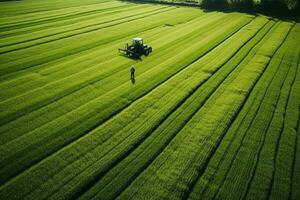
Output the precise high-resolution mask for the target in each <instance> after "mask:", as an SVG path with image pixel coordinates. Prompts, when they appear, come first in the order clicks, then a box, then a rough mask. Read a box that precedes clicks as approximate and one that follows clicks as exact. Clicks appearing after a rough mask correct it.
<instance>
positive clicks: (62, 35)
mask: <svg viewBox="0 0 300 200" xmlns="http://www.w3.org/2000/svg"><path fill="white" fill-rule="evenodd" d="M152 9H153V8H151V7H150V11H143V12H142V13H137V14H132V15H128V16H126V17H125V16H124V17H120V18H117V19H115V20H108V21H104V22H101V23H97V24H92V25H88V26H86V27H79V28H75V29H73V30H66V31H62V32H59V33H53V34H49V35H46V36H38V37H35V38H32V39H27V38H26V39H25V40H23V41H15V39H13V40H12V43H11V42H10V43H8V44H5V43H4V44H3V45H2V46H1V47H0V53H1V54H2V55H4V54H7V53H10V52H13V51H19V50H23V49H27V48H30V47H35V46H38V45H41V44H47V43H51V42H54V41H58V40H62V39H66V38H70V37H74V36H77V35H81V34H87V33H91V32H95V31H99V30H101V29H105V28H109V27H113V26H117V25H120V24H123V23H127V22H132V21H135V20H139V19H142V18H146V17H149V16H153V15H156V14H158V13H162V12H167V11H170V10H175V9H176V8H173V7H171V8H165V7H163V8H160V7H159V8H155V9H153V10H152ZM127 18H128V19H127ZM21 38H23V36H22V37H21ZM37 40H41V41H37ZM30 42H31V43H30ZM27 43H28V44H27Z"/></svg>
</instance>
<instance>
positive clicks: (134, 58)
mask: <svg viewBox="0 0 300 200" xmlns="http://www.w3.org/2000/svg"><path fill="white" fill-rule="evenodd" d="M119 56H122V57H124V58H129V59H131V60H137V61H142V60H143V59H142V57H134V56H127V55H125V54H122V53H119Z"/></svg>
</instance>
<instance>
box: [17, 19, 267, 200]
mask: <svg viewBox="0 0 300 200" xmlns="http://www.w3.org/2000/svg"><path fill="white" fill-rule="evenodd" d="M264 23H266V21H265V19H257V20H256V21H255V22H253V24H249V25H248V26H247V27H246V28H245V31H243V29H242V30H241V31H240V33H239V34H237V35H236V36H235V35H234V36H232V37H233V38H232V39H229V41H228V42H226V44H223V45H222V48H221V47H220V49H219V50H217V49H216V50H215V52H214V55H218V54H219V53H220V52H222V50H223V49H224V48H226V47H227V46H228V44H231V45H232V47H235V48H232V51H233V52H231V54H228V55H227V56H225V57H224V58H223V60H222V59H221V60H220V61H219V65H220V64H222V63H223V62H224V59H226V58H227V59H228V58H230V55H232V54H234V53H235V51H236V48H237V47H238V46H236V45H242V44H243V42H242V41H239V40H236V38H241V36H243V37H244V38H245V40H243V41H244V42H246V41H247V40H248V39H249V37H250V38H251V35H253V34H254V33H255V32H257V29H258V28H259V27H260V26H261V25H262V24H264ZM251 27H252V29H251ZM247 28H248V29H247ZM245 32H250V33H252V34H245ZM233 41H235V42H233ZM237 49H238V48H237ZM211 56H213V55H211ZM209 57H210V56H209ZM208 60H209V59H206V60H205V61H202V62H201V63H199V64H198V65H196V63H197V62H196V63H195V65H194V68H195V69H193V68H191V67H192V66H189V67H188V68H187V69H186V70H183V71H182V72H180V73H179V74H178V76H179V77H180V78H176V79H174V81H175V82H174V83H173V81H171V80H172V79H171V80H169V81H167V82H166V83H165V84H163V85H162V86H161V88H162V90H163V91H161V90H156V89H155V90H154V91H153V92H151V93H150V94H152V93H153V95H150V94H149V100H146V99H147V97H148V95H147V96H146V97H144V98H143V99H141V100H139V101H137V102H139V103H137V104H141V105H139V106H138V107H135V108H128V109H129V111H124V114H119V115H117V117H116V118H114V119H115V120H112V121H111V122H109V123H107V124H106V125H104V126H101V127H99V130H98V129H97V130H96V131H93V134H92V133H90V134H89V136H88V137H87V138H86V139H80V141H78V142H76V143H75V144H74V145H72V146H71V147H72V148H71V147H69V148H71V149H73V147H74V148H76V149H77V150H76V151H75V152H74V150H72V151H71V152H73V153H76V152H77V154H78V153H79V152H78V150H79V149H81V148H82V147H84V148H82V150H83V152H89V153H88V155H86V156H83V155H80V156H82V159H80V161H76V162H75V163H74V164H73V165H70V163H68V162H67V160H65V159H62V157H64V155H61V153H59V152H58V154H59V156H58V155H56V156H55V157H52V158H53V159H58V160H57V161H63V162H61V164H64V165H67V164H69V165H68V166H67V168H66V169H65V170H70V169H75V168H76V169H78V170H79V171H81V170H82V168H84V166H85V165H89V163H91V161H92V160H89V159H87V158H93V157H94V158H96V156H91V154H92V153H91V152H90V151H91V149H90V148H92V146H95V147H97V148H96V149H95V150H94V151H93V152H98V153H101V154H104V155H105V152H106V151H108V150H109V149H111V147H110V146H111V145H113V144H115V143H118V141H122V140H124V139H122V138H123V137H124V136H126V135H127V134H128V131H130V132H132V133H134V132H141V131H142V132H141V133H140V134H142V133H144V134H147V132H149V130H151V128H152V126H153V124H155V123H150V122H151V121H154V122H155V121H157V122H156V123H158V122H159V121H160V120H162V119H164V117H165V116H166V113H168V112H170V110H172V109H170V108H172V107H173V109H174V106H175V108H176V102H180V101H181V99H182V98H184V97H183V96H181V95H179V94H178V91H182V92H184V93H183V95H188V94H189V93H190V90H191V89H189V90H187V89H181V88H180V87H183V88H185V87H187V86H189V87H191V86H192V85H194V86H193V87H195V84H196V86H197V84H198V85H199V84H201V82H200V83H199V81H200V80H198V79H199V77H202V79H203V78H204V80H205V79H207V75H208V74H207V72H206V71H205V70H204V73H199V75H198V76H199V77H198V76H196V77H194V78H193V79H192V78H191V79H188V80H185V81H183V80H184V77H186V76H187V75H188V74H193V71H195V72H196V71H197V68H199V67H202V66H203V64H204V63H205V62H208ZM215 64H217V63H214V62H212V63H210V65H212V66H214V65H215ZM214 67H215V66H214ZM192 69H193V71H191V70H192ZM192 80H194V81H192ZM169 82H170V83H169ZM181 82H182V83H181ZM178 83H179V86H178V87H179V88H175V89H171V88H173V87H174V85H176V84H178ZM181 85H182V86H181ZM164 91H165V92H164ZM167 91H170V92H167ZM174 92H175V93H177V94H178V97H176V98H174V100H172V101H170V105H168V106H166V105H165V101H166V100H165V99H166V98H167V99H172V96H174ZM165 93H166V95H165V97H164V96H163V97H161V95H164V94H165ZM145 98H146V99H145ZM174 101H175V102H174ZM151 102H152V103H155V104H157V105H153V106H151ZM135 104H136V103H135ZM177 104H178V103H177ZM158 105H160V106H159V107H158ZM147 106H148V107H149V108H147ZM170 106H172V107H170ZM130 107H131V106H130ZM145 109H146V111H145ZM161 109H162V110H161ZM158 111H159V112H158ZM148 112H149V114H147V113H148ZM163 112H165V114H163ZM122 113H123V112H122ZM129 113H131V114H129ZM142 113H143V114H142ZM150 113H153V114H150ZM154 113H157V114H154ZM140 115H141V116H140ZM147 116H151V119H148V120H147V121H148V122H149V123H146V124H145V123H144V120H143V118H144V117H147ZM125 119H126V121H127V120H129V121H133V122H131V123H129V126H128V127H124V125H125V124H127V123H126V122H125V121H124V120H125ZM116 120H118V121H120V122H117V121H116ZM135 121H136V122H135ZM118 124H120V126H118ZM138 124H141V127H139V126H138ZM145 126H146V127H148V128H146V127H145ZM102 127H103V128H102ZM118 128H122V129H123V128H125V129H124V130H122V129H121V130H120V131H117V129H118ZM130 128H134V129H133V130H130ZM136 129H138V130H141V131H137V130H136ZM100 130H101V132H103V134H100ZM108 130H110V132H111V133H115V134H116V135H115V136H113V137H112V136H109V135H108V134H107V131H108ZM147 130H148V131H147ZM150 132H151V131H150ZM105 133H106V134H105ZM117 133H119V134H121V135H123V136H122V137H121V135H119V134H117ZM124 134H125V135H124ZM92 136H93V137H95V136H96V137H99V139H98V140H99V141H102V142H104V141H105V140H104V138H109V137H112V138H111V139H110V140H108V141H107V142H106V143H104V144H105V145H104V144H103V145H102V146H100V144H99V143H95V142H96V140H95V139H96V138H94V139H92V138H91V137H92ZM103 137H104V138H103ZM131 137H133V138H132V139H134V138H135V139H134V140H133V141H132V142H134V141H135V142H136V140H138V138H139V137H142V136H141V135H140V136H139V135H132V136H130V138H131ZM136 137H138V138H136ZM144 137H145V136H144ZM84 138H85V137H84ZM92 141H94V142H93V143H94V144H93V145H91V144H90V145H88V146H89V149H90V150H89V149H86V147H87V145H86V143H87V142H88V143H90V142H92ZM77 143H83V144H82V145H80V146H81V148H79V147H78V146H79V145H78V144H77ZM113 146H114V145H113ZM126 146H127V145H126ZM126 146H122V145H120V147H119V148H121V149H122V148H125V147H126ZM104 147H105V149H104ZM69 148H67V149H69ZM115 150H116V151H117V150H118V148H116V149H115ZM118 152H119V150H118ZM121 152H124V151H121ZM67 154H69V153H67ZM77 156H79V155H77ZM77 156H76V157H77ZM99 156H100V155H98V156H97V158H98V157H99ZM74 158H75V157H74ZM106 158H108V157H106ZM70 159H72V158H70V157H69V159H68V161H70ZM82 160H84V162H82ZM45 162H46V163H47V164H46V163H43V164H41V165H44V164H46V165H49V164H50V163H48V162H47V161H45ZM102 162H103V161H102ZM51 163H54V162H53V161H52V162H51ZM55 163H56V164H57V167H59V166H58V162H55ZM83 163H85V164H84V165H83ZM49 167H50V166H49ZM53 167H54V166H53ZM36 168H37V169H43V167H36ZM50 169H53V170H54V168H52V167H50ZM57 170H58V169H57ZM97 171H98V170H97ZM97 171H96V172H97ZM49 173H50V172H49ZM85 173H86V172H85ZM34 174H40V172H37V171H35V172H34ZM59 174H62V176H64V174H65V172H64V171H62V172H61V173H59ZM59 174H57V175H56V176H55V178H61V176H59ZM72 174H75V175H77V174H78V172H76V171H72ZM44 175H45V174H44ZM21 176H22V175H21ZM80 177H81V176H80ZM88 177H91V176H88ZM53 178H54V177H53ZM69 178H71V177H65V178H64V179H63V180H61V182H62V183H63V182H64V180H65V179H67V180H68V179H69ZM77 179H78V177H77V178H76V179H75V180H77ZM50 180H52V181H53V179H50ZM52 181H50V182H45V184H43V185H42V186H41V188H43V189H40V188H38V189H36V191H35V193H33V194H32V195H33V196H31V198H32V197H34V195H35V194H39V195H40V190H44V188H46V187H47V185H48V184H51V183H52ZM81 184H84V182H83V183H81ZM57 186H58V185H57ZM71 191H72V190H71ZM46 192H47V191H45V195H46V194H48V193H46ZM63 193H64V195H68V192H67V191H64V192H63ZM58 194H59V193H58ZM71 194H72V192H71ZM48 195H49V194H48ZM54 198H55V197H54Z"/></svg>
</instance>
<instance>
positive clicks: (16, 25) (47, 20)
mask: <svg viewBox="0 0 300 200" xmlns="http://www.w3.org/2000/svg"><path fill="white" fill-rule="evenodd" d="M130 6H134V4H131V5H128V4H123V5H120V3H119V2H108V3H107V5H101V7H99V8H100V9H99V8H96V9H95V7H94V6H93V7H92V8H91V9H88V8H87V7H84V8H83V9H82V11H79V12H78V11H77V10H76V11H72V12H70V13H66V12H65V11H64V13H63V14H61V15H59V14H58V13H56V14H55V15H54V16H53V17H49V16H47V17H44V18H42V19H37V20H34V19H28V18H27V19H26V21H23V22H17V21H15V22H13V23H9V24H0V27H1V36H5V35H2V34H3V33H5V32H8V31H11V32H12V33H15V32H16V31H17V30H18V29H22V28H30V29H32V28H33V27H35V26H37V25H45V24H51V25H52V23H53V22H57V21H66V20H70V19H76V18H77V17H78V18H79V17H82V16H89V15H91V14H98V13H101V14H102V13H105V11H111V10H114V9H118V8H123V7H130ZM43 15H45V13H43Z"/></svg>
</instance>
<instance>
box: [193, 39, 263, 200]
mask: <svg viewBox="0 0 300 200" xmlns="http://www.w3.org/2000/svg"><path fill="white" fill-rule="evenodd" d="M268 36H269V34H266V36H265V38H268ZM267 71H268V70H267ZM264 77H265V76H263V77H262V79H261V80H260V81H259V82H258V84H257V85H256V87H255V88H254V91H253V92H252V94H251V95H250V99H251V98H253V97H254V96H253V94H255V93H256V92H259V93H260V94H262V93H261V91H260V89H258V85H259V84H260V83H261V82H262V81H263V82H264ZM254 98H255V99H256V98H257V96H255V97H254ZM254 101H256V100H254ZM254 101H252V103H253V102H254ZM248 104H249V100H247V102H246V104H245V106H244V107H248V108H251V109H248V111H247V113H246V114H245V115H244V117H243V119H242V122H244V120H245V117H246V116H248V115H249V114H248V112H249V111H251V112H253V113H256V112H257V111H256V110H255V109H253V108H254V107H253V106H252V105H250V106H248ZM245 109H246V108H244V109H243V110H245ZM243 110H242V112H243ZM239 115H241V114H239ZM237 120H240V116H239V117H238V118H237ZM237 120H236V121H235V122H234V123H233V125H235V124H236V123H237ZM240 125H241V123H240V124H239V125H238V126H239V127H238V129H239V128H240ZM238 129H234V127H231V128H230V130H229V132H231V133H236V132H239V131H238ZM246 129H247V128H246ZM231 133H229V134H227V135H230V134H231ZM227 137H228V136H225V139H224V140H225V141H226V140H227ZM233 139H234V137H231V140H230V141H229V143H228V145H227V147H229V148H231V147H232V146H233V143H232V142H233ZM222 145H223V143H221V147H222V148H223V146H222ZM225 145H226V144H225ZM218 151H222V152H225V153H224V154H222V157H221V160H220V161H219V162H218V163H217V164H214V166H212V167H213V168H214V169H213V172H212V174H211V173H210V172H209V171H207V169H206V170H205V174H204V176H201V178H200V179H199V180H198V182H197V184H196V185H195V186H194V189H193V193H192V194H191V195H190V198H193V199H195V198H197V196H203V197H205V198H213V197H207V196H205V195H204V194H205V193H207V192H206V191H207V189H209V188H208V187H209V186H208V185H212V184H215V183H211V182H212V181H213V180H214V179H215V177H216V175H215V174H216V173H217V172H220V165H221V164H222V162H223V161H224V160H225V158H224V156H225V154H226V153H227V152H228V149H224V150H221V149H220V150H218ZM227 160H228V159H227ZM210 162H215V161H214V157H213V158H212V161H210ZM210 165H213V164H212V163H209V166H208V167H210ZM215 165H217V166H215ZM215 168H216V169H215ZM207 173H208V175H206V174H207ZM205 176H209V177H207V178H205ZM221 176H222V177H223V176H224V175H221ZM204 179H208V182H206V181H205V180H204ZM204 181H205V182H204Z"/></svg>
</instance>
